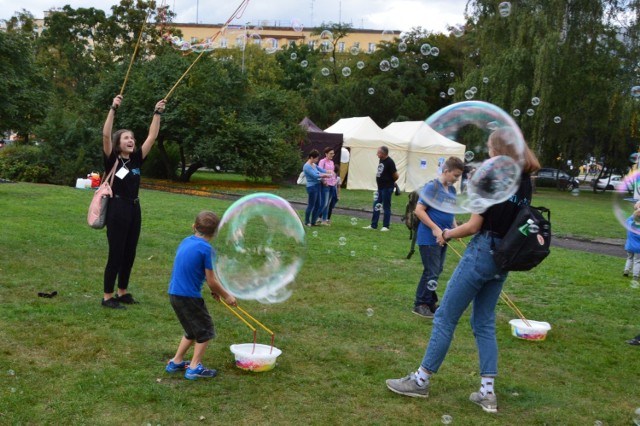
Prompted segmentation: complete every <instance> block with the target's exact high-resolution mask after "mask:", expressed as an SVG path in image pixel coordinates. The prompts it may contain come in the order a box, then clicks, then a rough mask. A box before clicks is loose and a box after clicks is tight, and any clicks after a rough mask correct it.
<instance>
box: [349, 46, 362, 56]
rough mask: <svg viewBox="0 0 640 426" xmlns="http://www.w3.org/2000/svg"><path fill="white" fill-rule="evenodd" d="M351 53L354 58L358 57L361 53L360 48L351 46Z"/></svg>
mask: <svg viewBox="0 0 640 426" xmlns="http://www.w3.org/2000/svg"><path fill="white" fill-rule="evenodd" d="M349 51H350V52H351V54H352V55H353V56H356V55H358V53H360V48H359V47H358V46H351V49H350V50H349Z"/></svg>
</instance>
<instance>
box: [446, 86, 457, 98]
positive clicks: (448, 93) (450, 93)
mask: <svg viewBox="0 0 640 426" xmlns="http://www.w3.org/2000/svg"><path fill="white" fill-rule="evenodd" d="M455 94H456V89H454V88H453V87H449V90H447V95H449V96H453V95H455Z"/></svg>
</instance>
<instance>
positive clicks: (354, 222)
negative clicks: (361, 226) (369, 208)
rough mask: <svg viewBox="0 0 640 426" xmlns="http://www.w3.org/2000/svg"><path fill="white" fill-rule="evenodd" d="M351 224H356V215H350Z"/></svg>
mask: <svg viewBox="0 0 640 426" xmlns="http://www.w3.org/2000/svg"><path fill="white" fill-rule="evenodd" d="M351 224H352V225H357V224H358V218H357V217H352V218H351Z"/></svg>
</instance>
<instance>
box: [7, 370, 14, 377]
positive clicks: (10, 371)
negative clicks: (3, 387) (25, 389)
mask: <svg viewBox="0 0 640 426" xmlns="http://www.w3.org/2000/svg"><path fill="white" fill-rule="evenodd" d="M7 374H8V375H9V376H15V375H16V372H15V371H13V370H9V371H7Z"/></svg>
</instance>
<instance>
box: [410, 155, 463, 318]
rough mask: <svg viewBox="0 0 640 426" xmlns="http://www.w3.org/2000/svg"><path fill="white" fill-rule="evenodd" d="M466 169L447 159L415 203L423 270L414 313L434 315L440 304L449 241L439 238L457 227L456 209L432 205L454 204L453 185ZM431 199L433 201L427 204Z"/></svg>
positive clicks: (456, 161) (454, 158)
mask: <svg viewBox="0 0 640 426" xmlns="http://www.w3.org/2000/svg"><path fill="white" fill-rule="evenodd" d="M463 170H464V163H463V162H462V160H460V159H459V158H457V157H449V159H448V160H447V161H446V162H445V163H444V166H443V169H442V173H441V174H440V176H439V177H438V178H437V179H434V180H433V181H431V182H429V183H427V184H426V185H425V186H424V189H423V191H422V194H421V196H420V200H419V201H418V204H417V205H416V209H415V214H416V217H417V218H418V219H420V223H419V225H418V235H417V240H416V242H417V244H418V248H419V250H420V257H421V258H422V266H423V270H422V276H421V277H420V281H419V282H418V288H417V289H416V299H415V301H414V306H413V313H414V314H416V315H419V316H421V317H425V318H433V315H434V314H435V312H436V309H437V307H438V306H437V305H436V303H437V302H438V295H437V294H436V288H437V286H438V278H439V277H440V274H441V273H442V269H443V267H444V260H445V256H446V253H447V246H446V244H445V245H443V246H440V245H439V244H438V242H437V241H436V238H437V237H438V236H440V235H441V234H442V230H443V229H452V228H454V227H455V219H454V215H453V213H447V212H445V211H442V210H438V209H437V208H435V207H433V205H438V206H442V205H446V204H451V205H455V203H456V189H455V188H454V187H453V185H454V184H455V183H456V182H457V181H458V179H460V176H461V175H462V172H463ZM428 202H431V204H432V205H429V204H427V203H428Z"/></svg>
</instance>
